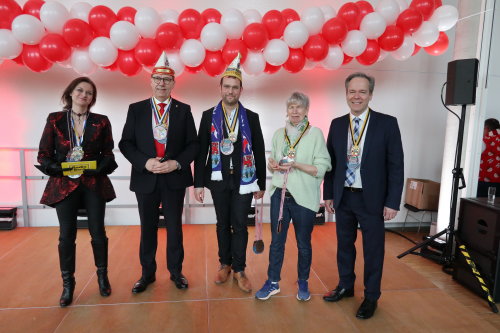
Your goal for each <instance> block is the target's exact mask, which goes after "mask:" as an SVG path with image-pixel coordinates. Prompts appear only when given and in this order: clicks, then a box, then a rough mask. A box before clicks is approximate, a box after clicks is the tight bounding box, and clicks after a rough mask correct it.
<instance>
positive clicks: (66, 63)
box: [57, 56, 71, 68]
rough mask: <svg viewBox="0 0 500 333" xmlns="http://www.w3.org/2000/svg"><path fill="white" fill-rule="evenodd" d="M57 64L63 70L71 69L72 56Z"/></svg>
mask: <svg viewBox="0 0 500 333" xmlns="http://www.w3.org/2000/svg"><path fill="white" fill-rule="evenodd" d="M57 64H58V65H59V66H61V67H62V68H71V56H70V57H69V58H68V59H66V60H63V61H58V62H57Z"/></svg>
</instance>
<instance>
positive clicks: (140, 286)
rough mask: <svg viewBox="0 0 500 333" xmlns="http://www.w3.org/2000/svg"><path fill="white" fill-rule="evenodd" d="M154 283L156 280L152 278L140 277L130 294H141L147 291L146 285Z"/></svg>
mask: <svg viewBox="0 0 500 333" xmlns="http://www.w3.org/2000/svg"><path fill="white" fill-rule="evenodd" d="M155 281H156V278H155V277H154V276H153V277H150V278H145V277H141V278H140V279H139V280H138V281H137V282H136V283H135V284H134V287H133V288H132V292H133V293H134V294H138V293H142V292H143V291H144V290H146V289H147V287H148V285H150V284H151V283H153V282H155Z"/></svg>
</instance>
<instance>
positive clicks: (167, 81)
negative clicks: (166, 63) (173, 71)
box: [151, 76, 174, 84]
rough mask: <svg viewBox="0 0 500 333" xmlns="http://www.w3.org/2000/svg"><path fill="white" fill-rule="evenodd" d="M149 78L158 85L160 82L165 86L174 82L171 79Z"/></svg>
mask: <svg viewBox="0 0 500 333" xmlns="http://www.w3.org/2000/svg"><path fill="white" fill-rule="evenodd" d="M151 78H152V79H153V82H154V83H156V84H160V83H162V82H163V83H165V84H170V83H172V82H174V79H172V78H171V77H158V76H152V77H151Z"/></svg>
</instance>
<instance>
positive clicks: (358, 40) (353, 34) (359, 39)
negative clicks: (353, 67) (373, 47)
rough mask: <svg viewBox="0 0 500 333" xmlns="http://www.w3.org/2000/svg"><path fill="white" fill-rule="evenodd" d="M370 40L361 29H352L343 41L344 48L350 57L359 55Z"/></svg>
mask: <svg viewBox="0 0 500 333" xmlns="http://www.w3.org/2000/svg"><path fill="white" fill-rule="evenodd" d="M367 43H368V40H367V39H366V36H365V35H363V33H362V32H361V31H359V30H351V31H349V32H348V33H347V36H346V37H345V39H344V40H343V41H342V44H341V46H342V50H343V51H344V53H345V54H347V55H348V56H350V57H357V56H359V55H360V54H361V53H363V52H364V51H365V49H366V45H367Z"/></svg>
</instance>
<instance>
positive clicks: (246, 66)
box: [243, 51, 266, 75]
mask: <svg viewBox="0 0 500 333" xmlns="http://www.w3.org/2000/svg"><path fill="white" fill-rule="evenodd" d="M265 68H266V60H265V59H264V56H263V55H262V52H252V51H249V52H248V54H247V58H246V60H245V63H243V70H244V71H245V72H246V73H247V74H250V75H259V74H262V72H264V69H265Z"/></svg>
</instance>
